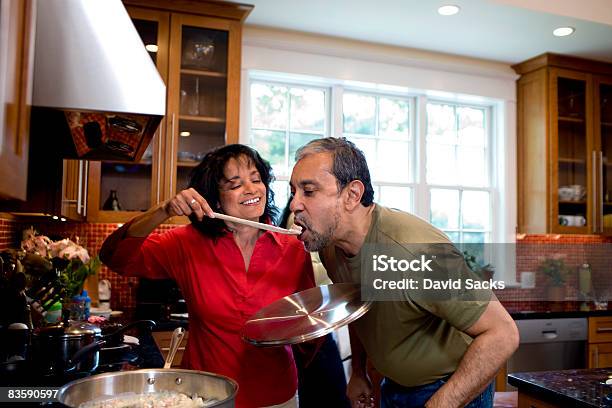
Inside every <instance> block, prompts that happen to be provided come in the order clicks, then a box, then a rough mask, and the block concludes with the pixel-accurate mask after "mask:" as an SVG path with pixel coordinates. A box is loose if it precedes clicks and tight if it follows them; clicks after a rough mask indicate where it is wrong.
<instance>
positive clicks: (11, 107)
mask: <svg viewBox="0 0 612 408" xmlns="http://www.w3.org/2000/svg"><path fill="white" fill-rule="evenodd" d="M2 6H3V7H2V12H3V13H5V12H6V13H7V16H2V21H1V23H0V24H2V25H3V26H2V27H0V31H2V34H3V35H2V36H0V52H2V55H1V56H0V77H1V78H2V80H0V198H3V199H7V198H13V199H19V200H25V199H26V189H27V181H28V180H27V176H28V141H29V133H30V131H29V123H30V106H31V100H32V74H33V61H34V39H35V37H34V31H35V18H36V16H35V15H36V13H35V7H34V2H33V1H31V0H3V5H2ZM4 24H6V27H5V26H4ZM4 34H6V35H4Z"/></svg>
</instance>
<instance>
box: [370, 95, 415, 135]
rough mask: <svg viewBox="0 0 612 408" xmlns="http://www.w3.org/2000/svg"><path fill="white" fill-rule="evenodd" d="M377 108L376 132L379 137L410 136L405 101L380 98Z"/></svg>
mask: <svg viewBox="0 0 612 408" xmlns="http://www.w3.org/2000/svg"><path fill="white" fill-rule="evenodd" d="M378 109H379V113H378V134H379V136H380V137H389V138H394V139H409V138H410V128H409V126H408V102H407V101H402V100H396V99H388V98H380V101H379V107H378Z"/></svg>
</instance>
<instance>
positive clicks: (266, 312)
mask: <svg viewBox="0 0 612 408" xmlns="http://www.w3.org/2000/svg"><path fill="white" fill-rule="evenodd" d="M371 306H372V302H364V301H362V300H361V286H360V285H358V284H353V283H335V284H333V285H323V286H318V287H315V288H311V289H307V290H304V291H301V292H298V293H294V294H293V295H290V296H286V297H284V298H282V299H279V300H277V301H276V302H274V303H272V304H270V305H268V306H266V307H264V308H262V309H260V310H259V311H258V312H257V313H255V314H254V315H253V316H251V318H250V319H249V320H248V321H247V322H246V323H245V325H244V327H243V330H242V337H243V339H244V340H246V341H247V342H249V343H251V344H254V345H256V346H278V345H285V344H297V343H302V342H304V341H308V340H312V339H316V338H318V337H322V336H324V335H326V334H327V333H330V332H332V331H334V330H336V329H338V328H340V327H342V326H345V325H347V324H349V323H351V322H353V321H355V320H357V319H358V318H360V317H361V316H363V315H364V314H365V313H366V312H367V311H368V310H369V309H370V307H371Z"/></svg>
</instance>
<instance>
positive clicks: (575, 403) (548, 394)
mask: <svg viewBox="0 0 612 408" xmlns="http://www.w3.org/2000/svg"><path fill="white" fill-rule="evenodd" d="M611 374H612V369H603V368H600V369H590V370H564V371H540V372H532V373H513V374H509V375H508V383H510V385H513V386H515V387H517V388H518V389H519V392H524V393H527V394H530V395H533V396H534V397H536V398H538V399H540V400H542V401H544V402H549V403H552V404H557V405H560V406H563V407H565V406H571V407H576V408H591V407H610V406H612V385H605V383H604V382H605V381H606V380H607V379H608V376H609V375H611Z"/></svg>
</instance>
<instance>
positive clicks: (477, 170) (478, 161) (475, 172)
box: [457, 146, 487, 187]
mask: <svg viewBox="0 0 612 408" xmlns="http://www.w3.org/2000/svg"><path fill="white" fill-rule="evenodd" d="M457 168H458V169H459V174H460V179H459V184H462V185H464V186H475V187H478V186H485V185H487V166H486V162H485V151H484V149H483V148H479V147H463V146H460V147H459V148H458V149H457Z"/></svg>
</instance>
